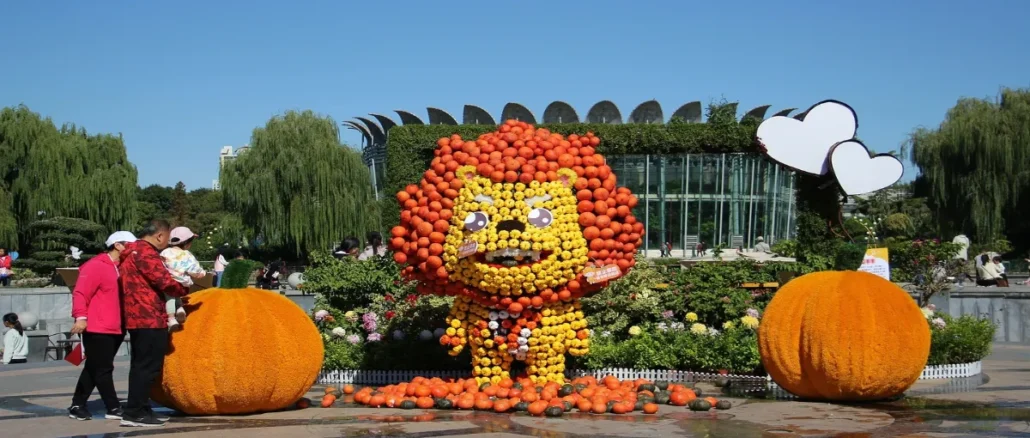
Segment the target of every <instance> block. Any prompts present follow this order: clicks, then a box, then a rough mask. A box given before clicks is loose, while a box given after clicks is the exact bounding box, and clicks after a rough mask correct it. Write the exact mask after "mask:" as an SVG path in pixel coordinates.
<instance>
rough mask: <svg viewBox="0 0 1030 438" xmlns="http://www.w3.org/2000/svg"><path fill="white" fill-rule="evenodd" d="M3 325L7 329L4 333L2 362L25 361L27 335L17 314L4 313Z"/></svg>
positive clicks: (27, 349) (27, 350)
mask: <svg viewBox="0 0 1030 438" xmlns="http://www.w3.org/2000/svg"><path fill="white" fill-rule="evenodd" d="M4 327H7V329H8V330H7V333H5V334H4V361H3V362H4V364H16V363H25V362H26V361H27V359H28V357H29V337H28V336H25V329H24V328H22V327H21V322H19V321H18V315H17V314H15V313H8V314H6V315H4Z"/></svg>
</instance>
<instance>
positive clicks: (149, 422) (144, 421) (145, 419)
mask: <svg viewBox="0 0 1030 438" xmlns="http://www.w3.org/2000/svg"><path fill="white" fill-rule="evenodd" d="M121 425H122V426H126V427H161V426H164V425H165V422H164V421H161V420H159V419H157V418H156V417H154V414H152V413H150V412H145V413H143V414H142V415H124V416H122V422H121Z"/></svg>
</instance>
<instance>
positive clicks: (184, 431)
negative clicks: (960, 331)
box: [0, 344, 1030, 438]
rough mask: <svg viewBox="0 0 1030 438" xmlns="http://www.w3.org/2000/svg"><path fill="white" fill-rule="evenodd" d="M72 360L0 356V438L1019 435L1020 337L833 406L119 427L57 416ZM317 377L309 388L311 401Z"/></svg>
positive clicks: (750, 402)
mask: <svg viewBox="0 0 1030 438" xmlns="http://www.w3.org/2000/svg"><path fill="white" fill-rule="evenodd" d="M78 372H79V368H76V367H73V366H71V365H68V364H67V363H63V362H60V363H47V364H29V365H21V366H3V367H0V437H121V436H125V437H129V436H164V435H172V434H175V435H178V436H184V437H228V436H248V437H350V436H408V437H471V436H476V437H493V438H502V437H519V436H536V437H555V438H558V437H657V436H670V437H682V436H687V437H713V438H714V437H790V436H840V437H966V436H978V437H982V436H999V437H1030V346H1026V345H1011V344H1005V345H996V346H995V348H994V352H993V354H992V355H991V356H990V357H989V358H988V359H987V360H985V361H984V373H985V374H984V375H983V376H978V377H976V378H967V379H942V380H931V381H922V382H920V383H918V384H917V385H916V386H915V387H913V388H912V389H911V390H910V391H909V393H908V397H906V398H905V399H903V400H900V401H894V402H890V403H876V404H863V405H835V404H825V403H802V402H796V401H789V400H776V399H769V397H766V398H754V397H749V396H748V395H747V394H750V393H749V392H744V390H746V389H747V388H744V389H743V390H739V391H740V392H738V391H737V390H732V391H734V392H732V393H731V394H730V395H719V389H718V388H714V387H708V386H705V385H704V384H702V385H699V386H701V387H702V388H704V389H705V390H706V392H710V393H713V394H716V396H717V397H719V398H720V399H726V400H731V401H732V402H733V403H734V407H733V408H732V409H730V410H728V411H712V412H710V413H692V412H689V411H687V410H686V409H685V408H677V407H672V406H663V407H662V408H661V411H660V412H659V414H658V415H652V416H645V415H642V414H632V415H623V416H614V415H606V416H594V415H588V414H579V413H576V414H566V416H565V417H563V418H559V419H547V418H536V417H530V416H526V415H523V414H511V415H501V414H493V413H480V412H467V411H423V410H413V411H402V410H396V409H369V408H359V407H355V406H354V405H351V404H344V405H342V406H338V407H333V408H328V409H323V408H317V407H316V408H309V409H304V410H291V411H284V412H275V413H267V414H261V415H249V416H232V417H180V416H173V418H172V420H171V421H170V422H169V423H168V424H167V425H166V426H165V427H163V428H152V429H130V428H121V427H119V426H118V422H117V421H110V420H103V419H102V418H103V405H102V404H101V402H100V400H99V398H97V396H96V395H94V397H93V400H92V401H91V402H90V406H89V408H90V410H92V411H93V414H94V416H96V419H94V420H92V421H86V422H77V421H73V420H71V419H69V418H68V417H67V411H66V410H65V409H66V408H67V407H68V403H69V401H70V399H71V394H72V390H73V388H74V386H75V382H76V378H77V376H78ZM127 372H128V363H127V361H125V360H120V361H118V362H117V363H116V370H115V378H116V382H117V389H118V391H119V393H120V395H121V397H123V398H124V397H125V390H126V384H125V383H126V374H127ZM322 389H323V387H322V386H316V387H315V388H312V391H311V394H310V397H311V398H312V399H313V400H317V399H318V396H319V395H320V394H321V393H322V392H323V391H322Z"/></svg>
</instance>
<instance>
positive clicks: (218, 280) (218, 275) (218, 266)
mask: <svg viewBox="0 0 1030 438" xmlns="http://www.w3.org/2000/svg"><path fill="white" fill-rule="evenodd" d="M228 264H229V262H228V261H227V260H225V250H224V249H219V250H218V257H215V287H222V274H224V273H225V266H226V265H228Z"/></svg>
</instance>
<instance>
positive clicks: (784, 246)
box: [771, 239, 798, 257]
mask: <svg viewBox="0 0 1030 438" xmlns="http://www.w3.org/2000/svg"><path fill="white" fill-rule="evenodd" d="M771 249H772V252H773V253H775V254H776V255H778V256H780V257H795V256H797V253H798V241H796V240H793V239H783V240H778V241H776V243H774V244H772V247H771Z"/></svg>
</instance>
